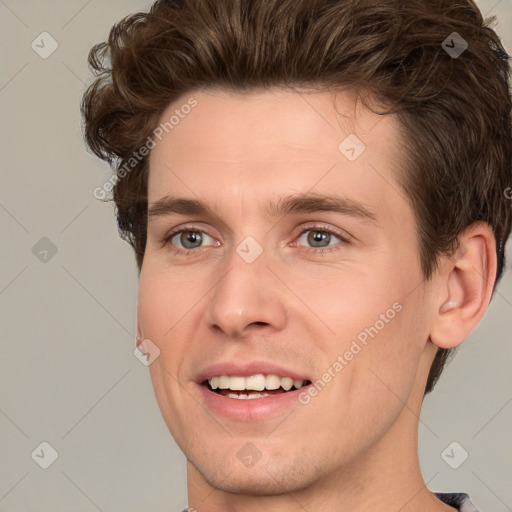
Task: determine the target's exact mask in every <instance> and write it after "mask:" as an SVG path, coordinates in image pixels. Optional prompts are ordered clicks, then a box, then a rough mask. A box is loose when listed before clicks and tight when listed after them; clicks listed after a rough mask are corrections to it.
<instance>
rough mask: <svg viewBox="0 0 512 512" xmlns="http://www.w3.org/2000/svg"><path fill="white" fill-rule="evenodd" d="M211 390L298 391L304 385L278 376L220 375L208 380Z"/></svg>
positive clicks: (300, 381) (260, 374)
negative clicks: (295, 389)
mask: <svg viewBox="0 0 512 512" xmlns="http://www.w3.org/2000/svg"><path fill="white" fill-rule="evenodd" d="M208 382H209V384H210V386H211V387H212V389H217V388H219V389H231V390H232V391H243V390H246V389H252V390H254V391H263V390H264V389H279V387H282V388H283V389H284V390H285V391H289V390H290V389H291V388H292V386H295V387H296V388H297V389H300V388H301V387H302V385H303V383H304V381H303V380H293V379H292V378H291V377H279V376H278V375H263V374H262V373H258V374H257V375H251V376H250V377H230V376H227V375H220V376H218V377H212V378H211V379H208Z"/></svg>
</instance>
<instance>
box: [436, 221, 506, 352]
mask: <svg viewBox="0 0 512 512" xmlns="http://www.w3.org/2000/svg"><path fill="white" fill-rule="evenodd" d="M459 241H460V245H459V248H458V249H457V251H456V253H455V254H454V255H453V256H452V257H451V258H448V257H444V258H443V261H442V264H441V265H440V267H439V268H440V269H441V270H440V271H439V272H438V273H437V275H436V276H435V277H434V279H437V280H440V283H439V285H440V286H439V290H440V291H439V293H438V294H437V296H436V297H434V299H435V304H436V305H435V309H436V310H437V311H435V312H434V318H433V323H432V327H431V332H430V340H431V341H432V343H434V345H436V346H437V347H439V348H446V349H449V348H453V347H456V346H457V345H460V343H462V342H463V341H464V339H465V338H466V337H467V336H468V335H469V334H470V333H471V331H473V329H474V328H475V327H476V326H477V325H478V323H479V322H480V320H481V319H482V318H483V316H484V315H485V312H486V310H487V307H488V305H489V301H490V300H491V296H492V290H493V286H494V282H495V279H496V265H497V263H496V243H495V239H494V235H493V232H492V229H491V228H490V227H489V226H488V225H487V224H484V223H482V222H478V223H475V224H473V225H472V226H470V227H469V228H467V229H466V231H465V232H464V233H463V234H462V235H461V236H460V237H459Z"/></svg>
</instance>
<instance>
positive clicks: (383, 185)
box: [137, 89, 496, 512]
mask: <svg viewBox="0 0 512 512" xmlns="http://www.w3.org/2000/svg"><path fill="white" fill-rule="evenodd" d="M191 96H193V97H194V98H195V99H196V100H197V102H198V104H197V107H195V109H194V110H193V111H192V112H191V113H190V114H189V115H188V116H187V117H186V118H185V119H183V120H181V122H180V124H179V125H178V126H175V127H174V129H173V131H171V132H170V133H169V134H167V135H165V136H164V137H163V138H162V141H160V142H158V144H157V145H156V147H155V148H154V149H153V150H152V152H151V156H150V172H149V183H148V204H149V209H150V211H151V210H153V212H154V215H150V216H149V221H148V240H147V246H146V252H145V257H144V261H143V265H142V269H141V274H140V286H139V297H138V317H137V321H138V337H139V339H141V340H142V339H150V340H151V341H152V342H153V343H154V344H155V345H156V346H157V347H158V348H159V349H160V356H159V357H158V358H157V359H156V360H155V361H154V362H153V363H152V364H151V366H150V372H151V378H152V382H153V387H154V390H155V395H156V398H157V401H158V404H159V407H160V410H161V412H162V415H163V418H164V420H165V422H166V424H167V426H168V428H169V430H170V432H171V434H172V435H173V437H174V439H175V440H176V443H177V444H178V446H179V447H180V448H181V450H182V451H183V453H184V454H185V455H186V457H187V460H188V463H187V478H188V504H189V507H190V508H191V510H193V509H195V510H197V511H198V512H203V511H204V512H220V511H226V510H229V511H233V512H235V511H236V512H242V511H243V512H256V511H265V512H292V511H304V510H308V511H309V510H323V511H332V512H334V511H336V512H339V511H350V512H362V511H365V512H373V511H374V512H377V511H379V512H383V511H397V512H398V511H400V512H412V511H416V512H417V511H446V512H449V511H450V510H452V511H453V508H451V507H449V506H448V505H445V504H443V503H441V502H440V501H439V500H437V499H436V498H435V497H434V496H433V494H432V493H430V492H429V491H428V489H427V488H426V486H425V482H424V480H423V477H422V475H421V472H420V467H419V462H418V456H417V451H418V447H417V431H418V421H419V419H418V418H419V414H420V408H421V403H422V399H423V390H424V387H425V382H426V379H427V375H428V371H429V368H430V365H431V363H432V360H433V358H434V356H435V352H436V350H437V347H444V348H449V347H453V346H456V345H458V344H459V343H461V342H462V341H463V340H464V338H465V337H466V336H467V335H468V334H469V333H470V332H471V330H472V329H473V328H474V327H475V326H476V325H477V324H478V322H479V321H480V319H481V318H482V317H483V315H484V313H485V310H486V308H487V306H488V303H489V300H490V296H491V291H492V284H493V282H494V276H495V273H496V261H495V260H496V257H495V253H494V250H495V246H494V239H493V236H492V232H491V231H490V229H489V228H488V226H486V225H484V224H475V225H473V226H471V228H470V229H468V230H467V231H465V232H464V233H463V236H462V237H461V246H460V249H459V250H458V251H457V253H456V254H455V255H454V256H453V257H451V258H448V257H443V258H442V259H441V264H440V266H439V269H438V270H437V271H436V272H435V273H434V276H433V277H432V279H431V280H429V281H426V280H425V279H424V278H423V275H422V272H421V266H420V258H419V251H418V247H417V243H416V230H417V227H416V224H415V221H414V217H413V212H412V209H411V207H410V205H409V204H408V202H407V201H406V198H405V196H404V194H403V192H402V191H401V189H400V187H399V185H398V181H397V174H398V170H399V169H400V165H401V154H402V153H403V151H404V150H403V149H402V146H401V139H400V137H399V132H398V121H397V119H396V118H395V117H394V116H392V115H390V116H382V117H378V116H376V115H375V114H373V113H371V112H370V111H368V110H367V109H366V108H365V107H363V106H362V105H361V103H359V102H356V99H355V96H354V95H352V94H350V93H348V92H342V93H338V95H337V99H336V109H334V108H333V97H332V95H331V94H330V93H327V92H314V93H308V94H305V95H301V94H299V93H297V92H290V91H287V90H283V89H272V90H263V91H254V92H252V93H250V94H240V93H231V92H226V91H221V90H215V91H212V90H210V91H208V92H206V91H194V93H190V94H187V95H184V96H183V97H182V98H180V99H179V100H177V101H176V102H174V103H173V104H172V105H170V106H169V108H168V110H167V111H166V112H165V113H164V114H163V115H162V120H165V119H168V118H169V117H170V115H172V113H173V111H174V110H175V109H176V108H179V107H180V105H183V104H184V103H185V102H186V100H187V99H188V98H189V97H191ZM336 111H337V112H338V113H336ZM340 114H342V115H340ZM350 134H356V135H357V137H358V138H359V139H360V140H361V141H363V142H364V144H365V145H366V149H365V150H364V152H363V153H362V154H361V155H360V156H359V157H358V158H357V159H356V160H354V161H349V159H347V158H346V157H345V156H344V155H343V154H342V153H341V152H340V150H339V149H338V146H339V145H340V143H341V142H342V141H343V140H344V139H345V138H346V137H347V136H348V135H350ZM303 194H308V195H314V197H316V198H319V197H321V196H327V195H331V196H332V195H336V196H339V197H343V198H344V199H345V200H346V201H348V202H350V205H351V208H345V209H344V210H343V211H341V212H339V211H329V210H323V211H320V210H316V211H293V212H292V211H289V212H287V213H282V212H280V213H276V212H268V211H266V208H267V205H268V203H269V202H270V201H272V202H277V201H278V200H280V199H283V198H286V197H288V196H291V195H299V196H300V195H303ZM170 196H172V197H174V198H184V199H191V200H197V201H201V202H202V203H205V204H206V205H207V206H208V207H209V208H210V210H211V212H206V211H205V212H196V213H192V212H189V213H187V211H186V210H181V213H173V212H172V211H171V210H170V209H165V208H160V209H159V210H158V211H157V210H156V208H155V206H156V203H157V201H163V200H164V199H165V198H169V197H170ZM354 204H356V205H357V206H358V207H359V209H358V210H357V212H356V211H355V209H354V208H353V206H354ZM160 206H161V203H160ZM363 208H364V209H365V211H367V212H370V213H372V214H373V216H374V219H370V218H369V217H367V216H364V215H359V214H357V213H361V211H362V210H363ZM175 228H176V229H184V230H185V233H183V234H181V235H180V234H177V235H173V236H172V237H170V238H169V237H168V235H169V234H170V232H171V230H174V229H175ZM326 229H328V230H331V231H333V234H331V235H329V233H327V232H326V231H325V230H326ZM201 236H202V238H201ZM249 236H250V237H252V239H254V240H255V241H256V242H257V244H258V246H259V247H260V248H261V250H262V252H261V254H260V255H259V256H258V257H257V258H255V259H254V261H252V262H248V261H247V259H244V258H243V257H242V256H243V255H244V252H247V251H248V253H251V252H253V253H254V251H255V250H256V249H255V247H258V246H255V245H245V243H246V242H247V241H245V239H246V237H249ZM340 237H341V238H340ZM165 238H167V242H165V243H164V242H162V239H165ZM344 239H345V240H346V241H344ZM243 241H245V242H244V244H242V246H241V247H242V248H243V249H244V251H242V252H237V248H238V247H239V246H240V244H241V243H242V242H243ZM250 243H253V242H250ZM184 244H186V245H184ZM322 249H323V250H324V252H322ZM326 249H327V250H326ZM187 251H188V252H187ZM393 305H395V306H393ZM393 307H395V309H393ZM390 309H391V310H392V312H391V313H392V314H391V313H388V315H389V316H392V319H390V318H389V317H386V318H385V320H386V321H385V322H383V321H382V320H381V321H380V323H379V324H377V323H376V322H377V321H379V319H382V316H381V315H382V314H386V312H389V311H390ZM398 309H399V311H398ZM370 326H377V331H378V332H377V334H376V335H375V336H374V337H368V341H367V344H366V345H363V344H361V343H359V345H360V348H361V350H360V351H358V352H357V354H356V355H354V356H353V357H352V358H350V355H348V356H347V357H345V356H344V354H346V353H347V351H350V347H351V344H352V342H353V341H354V340H357V339H358V338H357V336H358V335H360V334H361V332H363V331H364V330H365V328H369V327H370ZM374 334H375V333H374ZM352 346H353V345H352ZM340 355H342V356H343V357H344V359H343V361H344V364H343V367H342V369H341V370H338V371H335V370H333V363H335V362H336V361H339V359H337V358H338V356H340ZM349 358H350V360H348V359H349ZM216 363H228V364H229V365H230V366H229V368H227V369H223V370H220V369H218V368H217V369H215V370H212V371H213V372H214V375H219V374H220V375H232V376H236V375H240V374H243V372H244V371H246V375H253V374H257V373H263V374H268V373H273V372H272V371H270V370H269V368H268V367H267V366H268V365H269V364H274V365H278V366H279V370H275V372H276V373H279V372H283V373H288V374H290V375H292V374H293V375H295V376H296V377H302V378H304V380H306V379H309V380H310V381H311V382H317V381H318V380H319V379H322V378H324V380H325V381H326V383H325V387H323V388H321V389H320V391H318V392H317V393H316V395H315V396H310V399H309V401H308V402H307V403H303V402H301V401H299V396H302V397H304V395H300V393H301V392H303V391H304V390H307V389H310V388H307V387H305V388H302V389H301V390H296V391H294V389H295V388H292V390H290V391H289V392H288V393H281V394H276V395H272V396H267V397H264V398H256V399H251V400H248V399H247V400H239V399H237V398H230V397H227V396H221V395H219V394H218V393H216V392H215V391H213V390H211V389H210V388H209V387H208V386H207V385H206V384H205V380H206V378H209V377H211V376H213V375H210V374H209V373H208V372H209V371H210V370H208V368H207V367H209V366H211V365H212V364H216ZM249 363H253V366H251V367H250V368H249V367H248V366H247V365H248V364H249ZM266 365H267V366H266ZM338 368H339V366H338ZM258 369H261V372H260V371H258ZM329 369H330V373H329ZM215 372H217V373H215ZM219 372H220V373H219ZM326 372H327V373H328V375H330V376H331V378H330V379H329V378H328V376H327V377H322V376H323V375H324V374H326ZM210 373H211V371H210ZM281 376H283V377H284V376H285V375H281ZM199 380H200V381H201V382H199ZM327 380H328V382H327ZM236 393H238V392H236ZM283 397H284V398H285V399H286V398H287V397H292V398H290V399H288V400H286V401H285V400H282V399H283ZM279 400H281V401H279ZM240 450H242V452H240ZM243 455H249V458H248V459H244V458H243ZM251 456H252V457H254V461H255V462H254V461H253V459H251ZM244 461H245V462H244ZM251 461H253V462H251ZM433 485H434V484H431V486H433Z"/></svg>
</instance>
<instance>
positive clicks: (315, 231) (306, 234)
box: [298, 226, 350, 252]
mask: <svg viewBox="0 0 512 512" xmlns="http://www.w3.org/2000/svg"><path fill="white" fill-rule="evenodd" d="M301 241H302V242H301ZM298 242H299V243H298V245H303V244H309V247H306V249H308V250H313V251H314V252H329V251H333V250H337V249H335V248H333V249H326V248H327V247H333V246H336V245H338V243H340V242H341V243H345V244H349V243H350V242H349V240H348V239H347V238H346V237H344V236H342V235H341V234H340V233H337V232H335V231H334V230H332V229H330V228H327V227H324V226H310V227H308V228H306V229H303V230H302V231H301V232H300V235H299V237H298Z"/></svg>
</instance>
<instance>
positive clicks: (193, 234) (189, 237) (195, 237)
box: [181, 231, 202, 249]
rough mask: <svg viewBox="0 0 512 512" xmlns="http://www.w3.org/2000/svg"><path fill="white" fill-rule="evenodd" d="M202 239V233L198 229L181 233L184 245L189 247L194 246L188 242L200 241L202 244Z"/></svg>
mask: <svg viewBox="0 0 512 512" xmlns="http://www.w3.org/2000/svg"><path fill="white" fill-rule="evenodd" d="M201 241H202V236H201V233H199V232H198V231H186V232H183V233H182V234H181V243H182V244H183V247H185V248H187V249H193V248H194V247H191V246H190V245H188V244H194V243H199V245H201Z"/></svg>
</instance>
